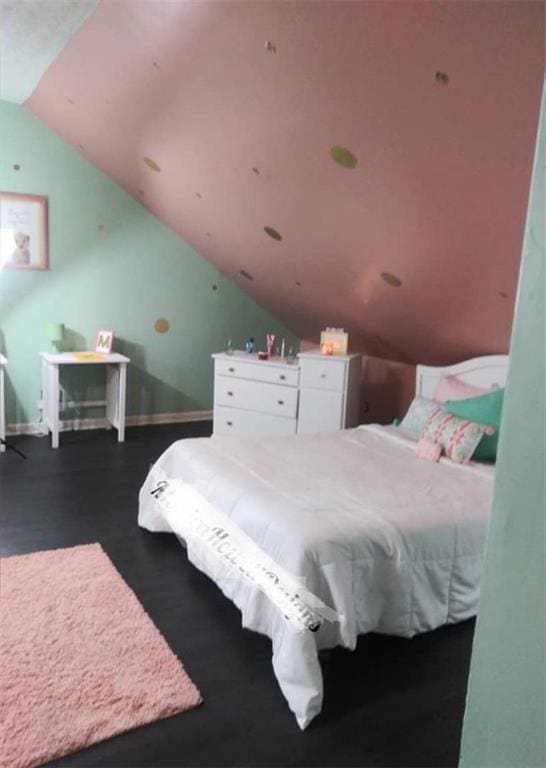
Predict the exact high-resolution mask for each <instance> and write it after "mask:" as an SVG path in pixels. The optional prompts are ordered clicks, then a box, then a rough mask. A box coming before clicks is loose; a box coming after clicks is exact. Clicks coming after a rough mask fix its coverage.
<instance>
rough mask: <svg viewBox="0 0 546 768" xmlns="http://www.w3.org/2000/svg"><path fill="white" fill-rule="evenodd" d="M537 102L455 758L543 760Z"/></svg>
mask: <svg viewBox="0 0 546 768" xmlns="http://www.w3.org/2000/svg"><path fill="white" fill-rule="evenodd" d="M545 134H546V104H545V101H544V94H543V102H542V116H541V124H540V128H539V136H538V143H537V152H536V156H535V166H534V173H533V182H532V187H531V197H530V201H529V209H528V214H527V227H526V232H525V242H524V247H523V261H522V267H521V272H520V281H519V288H518V296H517V303H516V314H515V320H514V327H513V332H512V344H511V350H510V369H509V374H508V383H507V388H506V394H505V399H504V412H503V427H502V433H501V437H500V445H499V457H498V461H497V471H496V480H495V496H494V502H493V516H492V521H491V528H490V532H489V540H488V546H487V557H486V567H485V577H484V581H483V586H482V595H481V602H480V612H479V617H478V623H477V627H476V634H475V638H474V648H473V654H472V663H471V669H470V682H469V691H468V700H467V708H466V713H465V720H464V728H463V741H462V747H461V765H462V766H465V768H467V767H468V768H470V766H473V767H474V766H476V768H477V767H478V766H479V767H480V768H484V767H485V766H507V767H508V766H510V768H512V767H513V766H518V768H522V767H523V766H544V765H546V755H545V750H544V735H545V726H546V723H545V711H544V699H545V695H546V691H545V679H544V670H545V665H546V660H545V644H544V599H545V589H544V586H545V582H544V576H545V574H544V554H545V538H544V536H545V527H544V518H545V515H546V508H545V502H544V474H545V473H544V469H545V467H544V445H545V437H544V426H545V425H544V354H545V349H544V341H545V339H544V324H545V314H544V251H545V247H544V238H545V233H544V229H545V220H544V201H545V200H546V196H545V191H546V190H545V180H544V176H545V163H546V135H545Z"/></svg>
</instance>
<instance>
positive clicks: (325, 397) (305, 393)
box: [298, 351, 362, 434]
mask: <svg viewBox="0 0 546 768" xmlns="http://www.w3.org/2000/svg"><path fill="white" fill-rule="evenodd" d="M361 362H362V358H361V356H360V355H332V356H331V357H330V356H328V355H322V354H321V353H320V352H319V351H317V352H301V353H300V355H299V365H300V396H299V408H298V434H315V433H318V432H336V431H337V430H338V429H349V428H350V427H356V426H357V424H358V423H359V410H360V388H361Z"/></svg>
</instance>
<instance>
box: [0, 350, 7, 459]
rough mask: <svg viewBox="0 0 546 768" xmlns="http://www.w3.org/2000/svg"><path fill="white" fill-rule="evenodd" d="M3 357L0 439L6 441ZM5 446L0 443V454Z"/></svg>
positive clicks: (2, 362) (2, 361)
mask: <svg viewBox="0 0 546 768" xmlns="http://www.w3.org/2000/svg"><path fill="white" fill-rule="evenodd" d="M7 362H8V361H7V360H6V358H5V357H4V355H0V437H1V438H2V440H5V439H6V403H5V400H4V367H5V366H6V365H7ZM5 450H6V446H5V445H4V443H0V453H4V451H5Z"/></svg>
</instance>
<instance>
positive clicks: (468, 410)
mask: <svg viewBox="0 0 546 768" xmlns="http://www.w3.org/2000/svg"><path fill="white" fill-rule="evenodd" d="M503 398H504V389H494V390H492V391H491V392H488V393H487V394H486V395H478V397H469V398H468V399H466V400H446V402H445V403H444V404H443V409H444V411H446V412H447V413H451V414H452V415H453V416H458V417H459V418H460V419H466V420H468V421H477V422H478V424H487V425H488V426H490V427H495V434H494V435H484V436H483V437H482V439H481V440H480V442H479V443H478V447H477V448H476V450H475V451H474V453H473V454H472V458H473V459H476V460H478V461H479V460H480V459H481V460H482V461H483V460H486V461H495V459H496V458H497V444H498V442H499V429H500V424H501V414H502V401H503Z"/></svg>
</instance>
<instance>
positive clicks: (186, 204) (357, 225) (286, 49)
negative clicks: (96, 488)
mask: <svg viewBox="0 0 546 768" xmlns="http://www.w3.org/2000/svg"><path fill="white" fill-rule="evenodd" d="M543 72H544V5H543V3H540V2H525V1H524V0H521V1H518V2H507V3H503V2H459V1H457V2H365V1H362V2H327V1H325V2H257V1H256V2H230V0H225V1H224V2H206V1H201V2H160V1H158V0H155V1H154V2H148V1H145V2H140V1H139V0H130V1H126V0H116V2H102V3H100V4H99V6H98V8H97V10H96V11H95V12H94V13H93V14H92V15H91V16H90V17H89V18H88V20H87V21H86V22H85V23H84V24H83V26H82V27H81V28H80V29H79V31H78V32H77V33H76V34H75V35H74V37H73V38H72V39H71V41H70V42H69V43H68V45H67V46H66V47H65V48H64V50H63V51H62V52H61V53H60V55H59V56H58V57H57V59H56V60H55V61H54V63H53V64H52V66H51V67H50V68H49V70H48V71H47V73H46V74H45V76H44V77H43V78H42V80H41V82H40V84H39V86H38V88H37V89H36V90H35V91H34V93H33V95H32V96H31V98H30V100H29V101H28V102H27V106H28V108H29V109H30V110H31V111H32V112H33V113H34V114H35V115H36V116H37V117H38V118H40V120H42V121H43V122H44V123H46V124H47V125H48V126H49V127H51V128H52V129H53V130H54V131H55V132H56V133H57V134H59V135H60V136H61V137H62V138H63V139H65V140H67V141H68V142H71V143H72V144H73V145H74V147H76V148H77V149H78V151H80V152H82V154H83V155H84V156H85V157H86V158H88V159H89V160H90V162H92V163H93V164H94V165H96V166H97V167H99V168H100V169H102V170H103V171H104V172H105V173H107V174H108V175H109V176H110V177H111V178H112V179H114V180H115V181H116V182H117V183H118V184H120V185H121V186H122V187H124V188H125V189H126V190H127V191H128V192H130V193H131V194H132V195H134V196H135V197H136V198H137V199H139V200H140V201H141V202H142V204H143V205H145V206H146V207H147V208H148V209H149V210H150V211H151V212H152V213H153V214H155V215H156V216H157V217H158V218H160V219H161V220H162V221H164V222H166V223H167V224H168V225H169V226H170V227H172V229H174V230H175V231H176V232H177V233H179V234H180V236H181V237H183V238H184V239H185V240H186V241H187V242H189V243H190V244H191V245H192V246H193V247H194V248H195V249H196V250H197V251H198V252H199V253H200V254H202V255H203V256H204V257H205V258H206V259H208V260H209V261H211V262H212V263H214V264H215V265H217V267H218V268H219V269H220V270H221V272H223V273H224V274H225V275H227V276H229V277H231V278H233V279H234V280H235V281H236V282H237V283H239V284H240V285H241V286H242V287H243V288H244V289H245V290H246V291H247V292H248V293H250V294H251V295H252V296H253V297H254V298H255V299H256V300H257V301H258V302H259V303H260V304H262V305H263V306H264V307H266V308H267V309H269V310H271V311H272V312H273V313H274V314H276V315H277V316H278V317H279V318H280V319H282V320H283V321H285V323H286V324H287V325H288V326H289V327H291V329H292V330H293V331H294V332H295V333H297V334H298V335H299V336H300V337H301V338H303V339H307V340H316V339H317V338H318V333H319V331H320V329H321V328H323V327H324V326H325V325H334V326H344V327H345V328H346V329H348V330H349V332H350V334H351V342H352V344H351V346H352V347H353V349H356V348H358V349H360V350H362V351H364V352H367V353H368V354H370V355H374V356H378V357H383V358H388V359H392V360H399V361H407V362H415V361H421V362H425V363H430V364H442V363H449V362H453V361H455V360H457V359H461V358H464V357H469V356H471V355H478V354H485V353H494V352H506V351H507V349H508V343H509V337H510V328H511V322H512V314H513V305H514V296H515V289H516V282H517V274H518V267H519V261H520V255H521V246H522V236H523V227H524V218H525V211H526V205H527V197H528V190H529V181H530V172H531V164H532V156H533V148H534V142H535V135H536V127H537V116H538V107H539V100H540V90H541V84H542V78H543ZM334 148H337V149H334ZM150 256H151V257H153V254H150Z"/></svg>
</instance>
